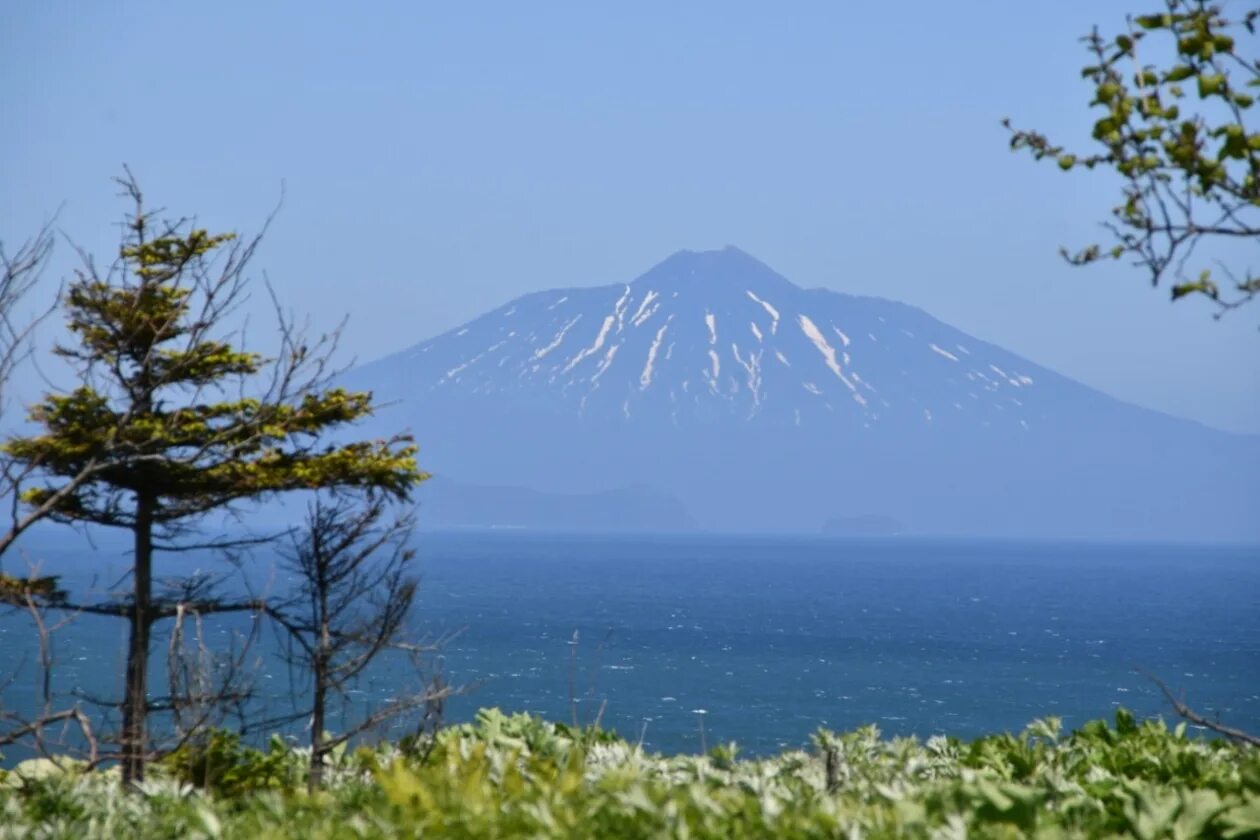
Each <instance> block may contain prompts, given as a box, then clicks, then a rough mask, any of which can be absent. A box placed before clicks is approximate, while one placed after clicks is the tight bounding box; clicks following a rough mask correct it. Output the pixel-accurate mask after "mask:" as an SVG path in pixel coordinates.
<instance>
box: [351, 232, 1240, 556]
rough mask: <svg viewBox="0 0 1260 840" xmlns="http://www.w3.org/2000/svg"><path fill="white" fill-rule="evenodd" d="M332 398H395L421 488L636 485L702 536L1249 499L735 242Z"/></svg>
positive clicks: (1111, 415)
mask: <svg viewBox="0 0 1260 840" xmlns="http://www.w3.org/2000/svg"><path fill="white" fill-rule="evenodd" d="M351 384H353V385H355V386H356V387H370V388H372V389H374V390H375V391H376V392H377V395H378V397H379V398H381V399H383V400H385V401H394V402H395V403H396V405H395V407H394V409H393V410H389V411H386V412H384V413H383V415H382V418H381V420H382V422H384V423H386V424H389V425H392V426H394V427H396V426H399V425H402V426H410V427H411V428H412V430H413V431H414V432H415V433H416V434H417V437H418V438H419V439H420V442H421V444H422V446H423V447H424V450H423V451H424V454H425V464H426V466H427V467H428V468H429V469H431V470H436V471H438V472H439V473H441V472H446V473H448V474H451V475H454V476H458V477H459V478H461V479H467V480H473V481H479V482H489V483H499V484H503V483H516V484H520V485H523V486H528V487H534V488H539V489H546V490H553V491H564V492H575V491H591V490H601V489H607V488H610V487H618V486H624V485H628V484H635V483H640V484H641V483H648V484H652V485H653V486H656V487H658V488H660V489H663V490H665V491H666V492H669V493H671V494H674V495H676V496H678V497H679V498H681V499H682V500H683V501H684V503H686V504H687V505H688V507H689V508H690V509H691V510H692V511H693V513H695V514H696V516H697V518H698V519H699V520H700V521H701V522H702V523H703V524H705V525H708V526H710V527H719V528H732V527H740V528H753V529H757V528H768V529H777V528H797V529H807V530H816V529H817V528H819V527H820V526H821V524H822V523H823V522H824V521H826V520H829V519H832V518H834V517H836V516H864V515H886V516H896V517H897V518H899V519H901V520H903V521H905V522H906V523H907V525H908V527H909V528H911V529H912V530H915V531H920V532H949V533H1021V534H1026V533H1042V534H1075V535H1082V536H1086V535H1097V536H1101V535H1111V536H1143V535H1148V536H1160V535H1165V534H1166V533H1167V532H1170V531H1171V532H1174V533H1176V534H1181V535H1186V536H1192V535H1203V536H1207V535H1219V536H1224V535H1226V534H1225V533H1222V529H1224V531H1225V532H1228V533H1230V534H1235V535H1237V532H1238V531H1239V527H1242V530H1243V532H1244V533H1243V534H1242V535H1246V534H1247V533H1253V534H1254V533H1255V528H1254V526H1250V525H1246V526H1239V525H1238V523H1234V524H1233V525H1231V517H1232V516H1233V515H1234V514H1235V512H1234V511H1233V510H1232V507H1233V505H1232V503H1230V502H1228V501H1226V497H1227V494H1230V493H1232V494H1233V497H1234V498H1235V499H1238V498H1242V499H1244V500H1246V501H1249V502H1252V503H1254V502H1255V501H1256V500H1257V497H1258V496H1260V494H1258V493H1257V492H1256V491H1257V488H1256V484H1255V482H1254V480H1253V479H1251V477H1250V475H1251V474H1252V473H1254V472H1255V471H1254V465H1255V464H1256V463H1257V462H1256V461H1255V460H1254V456H1255V454H1256V453H1257V452H1260V447H1257V445H1256V440H1254V439H1251V438H1246V437H1241V436H1235V435H1227V434H1224V433H1219V432H1214V431H1212V430H1208V429H1205V428H1203V427H1201V426H1198V425H1197V424H1193V423H1188V422H1185V421H1178V420H1174V419H1173V418H1169V417H1166V416H1164V415H1160V414H1157V413H1155V412H1150V411H1145V410H1142V409H1138V408H1136V407H1133V406H1129V405H1125V404H1123V403H1120V402H1118V401H1116V400H1113V399H1111V398H1109V397H1107V396H1105V395H1103V394H1101V393H1099V392H1097V391H1094V390H1092V389H1089V388H1087V387H1085V386H1083V385H1080V384H1078V383H1076V382H1073V381H1071V380H1069V379H1066V378H1065V377H1062V376H1059V375H1057V374H1055V373H1053V372H1051V371H1049V370H1046V369H1044V368H1042V367H1040V366H1038V365H1036V364H1034V363H1032V362H1030V361H1028V360H1026V359H1022V358H1020V357H1019V356H1016V355H1015V354H1013V353H1010V352H1008V351H1005V350H1003V349H1001V348H999V347H996V346H994V345H992V344H988V343H986V342H984V341H981V340H978V339H976V338H974V337H972V336H969V335H966V334H964V333H962V332H960V331H959V330H956V329H954V328H953V327H950V326H948V325H947V324H944V323H941V322H940V321H937V320H936V319H934V318H932V317H931V316H929V315H928V314H926V313H924V312H922V311H920V310H918V309H914V308H912V307H909V306H905V305H902V304H899V303H894V302H890V301H887V300H882V299H878V298H867V297H854V296H851V295H845V294H840V293H837V292H833V291H829V290H823V289H802V288H800V287H798V286H796V285H794V284H792V283H791V282H790V281H788V280H786V279H785V278H783V277H782V276H780V275H778V274H777V273H775V272H774V271H773V270H771V269H770V268H768V267H767V266H765V265H763V264H762V263H760V262H758V261H757V260H755V259H754V258H752V257H751V256H749V255H748V254H745V253H743V252H742V251H740V250H738V249H736V248H729V247H728V248H726V249H723V250H721V251H709V252H690V251H682V252H679V253H677V254H675V255H673V256H672V257H670V258H669V259H667V260H665V261H664V262H662V263H660V264H659V265H657V266H656V267H655V268H653V269H651V270H650V271H648V272H647V273H646V274H644V275H643V276H641V277H639V278H638V279H636V280H634V281H633V282H631V283H629V284H623V285H614V286H601V287H594V288H583V289H565V290H556V291H547V292H539V293H536V294H531V295H526V296H524V297H522V298H519V299H517V300H514V301H511V302H510V303H508V304H506V305H505V306H502V307H500V308H499V309H496V310H494V311H492V312H489V313H487V314H486V315H483V316H482V317H480V318H477V319H476V320H474V321H472V322H470V323H468V324H466V325H464V326H462V327H459V328H457V329H454V330H451V331H450V332H447V333H445V334H443V335H440V336H437V337H436V338H433V339H430V340H428V341H425V342H422V343H420V344H418V345H416V346H414V347H412V348H410V349H408V350H405V351H403V352H401V353H399V354H396V355H394V356H391V357H389V358H386V359H383V360H381V361H378V362H375V363H373V364H370V365H367V366H365V367H363V368H361V369H359V370H358V371H356V372H354V374H353V376H352V377H351ZM1244 454H1247V456H1248V457H1252V458H1253V460H1252V461H1251V465H1252V466H1253V469H1251V470H1247V471H1242V470H1240V469H1239V464H1238V458H1239V457H1241V456H1243V455H1244ZM1151 482H1157V483H1158V489H1157V487H1156V486H1152V485H1151ZM1192 500H1193V501H1192ZM1187 505H1189V507H1190V508H1191V509H1193V510H1191V509H1188V508H1187ZM1199 508H1203V509H1202V510H1199ZM1241 512H1242V511H1241V510H1240V511H1237V513H1241ZM1174 515H1176V518H1177V519H1179V520H1181V524H1179V525H1176V524H1174V523H1172V522H1170V521H1169V517H1172V516H1174ZM1152 529H1153V530H1152Z"/></svg>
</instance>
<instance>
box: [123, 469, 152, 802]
mask: <svg viewBox="0 0 1260 840" xmlns="http://www.w3.org/2000/svg"><path fill="white" fill-rule="evenodd" d="M155 505H156V500H155V499H153V497H152V496H148V495H144V494H139V493H138V494H136V522H135V554H136V556H135V568H134V571H133V573H132V576H133V582H134V586H135V588H134V595H133V604H132V610H131V615H130V616H129V617H128V620H129V622H130V625H131V627H130V630H131V638H130V640H129V642H128V645H127V677H126V685H125V686H124V689H123V709H122V737H121V738H120V743H119V746H120V747H121V751H122V780H123V785H124V786H127V785H131V784H134V783H136V782H142V781H144V759H145V752H146V747H147V743H148V737H147V733H146V728H145V717H146V716H147V714H148V710H149V708H148V703H149V691H148V674H149V631H150V629H152V626H153V616H152V599H153V509H154V507H155Z"/></svg>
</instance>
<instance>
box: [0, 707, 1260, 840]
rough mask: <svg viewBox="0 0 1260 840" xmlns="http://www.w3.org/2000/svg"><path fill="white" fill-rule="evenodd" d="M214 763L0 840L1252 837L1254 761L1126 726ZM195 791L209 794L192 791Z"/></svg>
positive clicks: (1123, 719) (511, 737) (217, 756)
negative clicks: (748, 749) (311, 780)
mask: <svg viewBox="0 0 1260 840" xmlns="http://www.w3.org/2000/svg"><path fill="white" fill-rule="evenodd" d="M205 746H206V745H203V747H201V748H198V750H194V751H190V752H189V753H188V754H187V755H184V756H181V757H180V758H179V759H176V760H170V761H167V762H163V763H161V764H160V765H156V766H155V767H154V768H152V769H153V774H152V776H153V778H151V779H150V780H149V781H147V782H145V783H144V787H143V791H142V795H141V796H133V795H128V794H126V793H123V792H122V791H120V790H119V789H118V788H117V785H116V784H115V783H114V782H113V780H112V778H111V776H110V774H104V773H86V774H85V773H80V772H68V773H66V774H62V775H60V776H58V775H55V774H53V775H49V774H48V773H46V772H44V773H40V774H35V777H32V778H30V779H24V776H23V772H22V768H21V767H18V768H17V769H16V771H15V772H14V773H12V774H10V776H9V777H8V778H7V779H6V780H5V781H4V782H3V783H0V840H7V838H10V837H19V836H22V837H25V836H29V835H32V834H35V835H38V836H46V837H71V836H73V837H75V838H77V840H82V839H83V838H94V837H120V836H128V837H139V838H146V837H169V836H185V835H187V836H199V837H460V838H474V837H573V838H577V837H581V838H587V837H630V838H657V837H693V838H722V839H723V840H726V838H753V837H757V838H763V837H775V838H789V840H790V838H814V837H817V838H823V837H838V836H845V837H870V838H892V837H922V838H928V837H976V838H1016V837H1038V838H1055V837H1109V836H1117V837H1138V838H1157V837H1171V838H1192V837H1205V838H1244V837H1260V750H1254V749H1253V750H1246V749H1242V748H1239V747H1236V746H1234V745H1232V744H1229V743H1226V742H1224V741H1220V740H1214V739H1205V738H1200V737H1188V736H1187V734H1186V731H1185V728H1184V727H1181V726H1178V727H1177V728H1175V729H1172V730H1170V729H1168V728H1167V727H1166V726H1165V725H1164V723H1163V722H1162V721H1159V720H1154V721H1141V722H1139V721H1137V720H1135V719H1134V718H1133V716H1132V715H1131V714H1129V713H1128V712H1124V711H1121V712H1120V713H1118V714H1117V717H1116V721H1115V723H1114V725H1108V724H1107V723H1105V722H1102V721H1095V722H1092V723H1089V724H1087V725H1085V726H1084V727H1082V728H1081V729H1079V730H1077V731H1075V732H1072V733H1070V734H1064V733H1062V732H1061V727H1060V724H1059V722H1058V721H1057V720H1054V719H1047V720H1044V721H1036V722H1034V723H1033V724H1031V725H1030V726H1029V727H1028V728H1027V729H1026V730H1025V731H1024V732H1022V733H1019V734H1017V735H1016V734H1002V735H993V736H989V737H985V738H980V739H978V740H975V741H970V742H965V741H960V740H957V739H953V738H946V737H934V738H930V739H928V740H927V741H919V740H916V739H913V738H892V739H885V738H882V737H881V736H880V733H879V732H878V730H877V729H875V728H874V727H865V728H862V729H858V730H856V731H854V732H849V733H844V734H836V733H832V732H826V731H821V732H819V733H817V734H816V735H815V737H814V749H813V750H812V751H804V750H793V751H788V752H784V753H781V754H779V755H776V756H772V757H768V758H753V759H739V758H737V757H736V756H735V755H734V752H733V750H732V748H730V747H725V748H722V749H719V750H715V751H714V752H713V753H711V754H710V755H705V756H697V755H678V756H662V755H656V754H651V753H647V752H644V751H643V750H642V749H640V748H638V747H637V746H635V745H634V744H630V743H627V742H626V741H624V740H622V739H620V738H617V737H615V736H613V735H611V734H609V733H604V732H599V731H596V730H572V729H569V728H568V727H565V726H562V725H559V724H553V723H549V722H547V721H543V720H540V719H538V718H535V717H531V716H528V715H505V714H503V713H501V712H499V711H497V710H485V711H482V712H481V713H480V714H479V715H478V717H477V719H476V721H475V722H473V723H469V724H463V725H459V726H453V727H450V728H448V729H446V730H444V731H443V732H442V733H440V734H439V736H438V737H437V739H436V741H435V742H433V743H431V744H428V745H427V746H428V747H430V748H429V749H418V750H411V749H401V748H399V747H397V746H394V745H389V744H385V745H380V746H377V747H360V748H358V749H357V750H349V751H343V752H341V753H339V754H338V755H336V756H334V758H333V766H332V767H331V768H330V772H329V779H328V787H327V788H326V789H325V790H323V791H320V792H318V793H315V794H308V793H307V792H306V790H305V776H304V768H305V762H306V761H307V760H308V752H307V751H304V750H301V749H293V748H289V747H286V746H285V745H284V743H283V742H281V741H279V740H273V743H272V745H271V746H270V748H269V749H268V750H267V751H265V752H263V751H259V750H251V749H250V748H247V747H242V746H241V745H240V744H239V742H237V741H236V740H235V739H233V738H232V737H230V736H216V739H212V740H211V742H208V746H209V749H205ZM413 746H414V745H413ZM190 757H192V758H194V759H195V760H193V761H191V762H190V761H189V760H188V759H189V758H190ZM190 770H191V771H192V774H190V772H189V771H190ZM201 771H206V773H204V774H203V775H204V776H205V780H206V781H209V780H211V779H213V781H209V784H210V791H209V792H206V791H202V790H199V789H197V788H196V787H195V786H193V785H192V784H190V782H193V781H197V778H195V776H196V773H197V772H201Z"/></svg>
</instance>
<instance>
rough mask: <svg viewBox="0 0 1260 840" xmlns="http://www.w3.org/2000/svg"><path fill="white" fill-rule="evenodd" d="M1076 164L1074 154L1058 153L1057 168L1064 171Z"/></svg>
mask: <svg viewBox="0 0 1260 840" xmlns="http://www.w3.org/2000/svg"><path fill="white" fill-rule="evenodd" d="M1075 165H1076V155H1059V168H1060V169H1062V170H1063V171H1064V172H1066V171H1068V170H1069V169H1071V168H1072V167H1073V166H1075Z"/></svg>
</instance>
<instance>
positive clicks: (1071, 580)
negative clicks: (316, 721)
mask: <svg viewBox="0 0 1260 840" xmlns="http://www.w3.org/2000/svg"><path fill="white" fill-rule="evenodd" d="M415 548H416V551H417V557H416V570H417V572H418V573H419V576H420V579H421V587H420V595H419V598H418V601H417V604H416V608H415V612H414V615H413V616H412V622H411V628H412V631H413V635H414V637H415V638H416V639H426V640H428V641H431V642H433V641H440V644H439V645H438V646H437V649H436V650H434V651H432V652H429V653H427V654H425V656H424V657H423V658H422V659H421V660H420V662H419V669H420V671H421V672H423V674H418V673H417V671H416V670H415V668H414V667H413V664H412V663H410V662H401V661H393V662H390V663H388V664H382V665H381V666H380V667H377V668H374V669H373V670H371V671H370V672H369V673H368V674H367V675H366V676H365V677H364V679H363V680H362V681H361V682H360V683H359V684H358V685H357V686H356V688H355V689H354V692H355V694H354V695H353V696H352V698H351V707H350V711H349V712H348V713H347V714H348V715H353V714H354V713H356V710H357V711H365V710H370V709H372V708H378V707H379V705H380V704H381V703H383V702H385V701H386V700H387V698H389V697H391V696H394V695H395V694H397V693H398V692H399V691H401V690H404V686H412V685H414V684H417V680H418V679H420V678H421V677H422V676H424V675H428V674H431V673H432V672H433V671H435V670H440V671H441V673H442V674H443V676H444V678H445V680H446V681H447V682H448V683H450V684H451V685H453V686H457V687H460V688H461V692H460V693H459V694H458V695H456V696H455V697H453V698H452V699H451V700H450V701H449V702H448V704H447V706H446V709H445V712H444V714H445V717H446V720H447V721H464V720H469V719H471V718H472V717H473V716H474V715H475V714H476V712H477V710H478V709H479V708H483V707H498V708H501V709H503V710H504V711H506V712H530V713H532V714H537V715H541V716H544V717H546V718H548V719H551V720H556V721H562V722H565V723H569V724H573V723H576V724H578V725H588V724H593V723H596V722H598V723H599V724H600V725H602V726H603V727H605V728H610V729H613V730H615V731H616V732H617V733H619V734H620V735H622V736H623V737H625V738H627V739H629V740H631V741H635V742H639V741H641V742H642V743H643V745H644V747H645V748H647V749H650V750H659V751H662V752H669V753H674V752H699V751H701V750H703V749H708V748H712V747H713V746H715V745H718V744H727V743H729V742H735V743H736V744H738V746H739V748H740V750H741V752H742V753H743V754H745V755H759V754H769V753H773V752H776V751H780V750H783V749H785V748H795V747H801V746H806V745H808V744H809V740H810V735H811V733H813V732H815V731H817V730H818V729H819V728H827V729H831V730H836V731H844V730H851V729H854V728H856V727H860V726H865V725H872V724H873V725H875V726H877V727H878V728H879V729H880V731H881V732H884V733H886V734H889V735H916V736H920V737H927V736H931V735H934V734H948V735H953V736H957V737H961V738H970V737H975V736H979V735H983V734H987V733H994V732H1003V731H1010V732H1018V731H1020V730H1021V729H1022V728H1024V727H1025V726H1026V725H1027V724H1028V723H1029V722H1030V721H1032V720H1034V719H1037V718H1043V717H1048V716H1055V717H1058V718H1060V719H1061V720H1062V721H1063V723H1064V726H1065V728H1067V729H1071V728H1073V727H1075V726H1079V725H1081V724H1083V723H1084V722H1086V721H1088V720H1091V719H1095V718H1111V717H1113V716H1114V714H1115V711H1116V709H1117V707H1120V706H1123V707H1126V708H1128V709H1130V710H1132V711H1133V712H1135V713H1136V714H1138V715H1139V716H1142V717H1147V716H1158V715H1163V716H1165V717H1168V718H1171V717H1172V716H1173V715H1172V710H1171V708H1170V706H1169V704H1168V702H1167V700H1166V699H1165V698H1164V696H1163V695H1162V694H1161V693H1160V691H1159V690H1158V689H1157V688H1156V686H1155V684H1154V683H1153V682H1152V680H1151V679H1150V677H1149V676H1148V675H1155V676H1157V677H1158V678H1159V679H1161V680H1163V681H1164V682H1166V683H1167V685H1168V686H1169V687H1170V688H1171V689H1172V690H1173V691H1174V692H1176V694H1177V695H1178V696H1179V697H1183V698H1184V700H1185V702H1186V703H1188V704H1189V705H1190V706H1192V707H1193V708H1195V709H1196V710H1197V711H1199V712H1201V713H1202V714H1205V715H1208V716H1211V717H1216V718H1219V719H1220V720H1221V721H1223V722H1227V723H1230V724H1233V725H1236V726H1239V727H1241V728H1244V729H1250V730H1257V731H1260V548H1258V547H1256V546H1237V545H1160V544H1119V543H1113V544H1101V543H1086V542H1015V541H981V540H962V539H948V540H946V539H917V538H884V539H842V538H823V537H796V536H777V535H766V536H745V535H740V536H724V535H708V534H702V535H678V536H655V535H654V536H644V535H618V534H582V535H576V534H544V533H533V532H525V531H489V532H487V531H481V532H458V533H456V532H451V533H422V534H420V535H418V536H417V538H416V545H415ZM32 557H38V559H40V560H42V561H43V562H44V566H43V571H44V573H61V574H64V575H65V576H66V577H65V580H66V581H67V582H68V584H69V585H70V587H71V589H73V590H76V591H86V590H88V589H92V588H101V587H103V586H104V585H105V584H106V583H113V582H114V580H115V579H116V578H118V577H121V576H122V575H123V574H125V568H126V559H125V556H123V553H122V552H120V551H118V550H114V551H113V552H112V553H111V551H110V550H109V549H107V548H104V547H101V546H97V547H95V548H84V547H77V548H74V549H70V548H67V547H60V548H58V547H56V546H50V545H45V546H44V547H43V548H42V549H38V548H37V549H35V550H32V551H30V552H28V559H30V558H32ZM209 563H211V561H210V560H209V559H208V558H206V557H202V558H197V557H191V558H190V557H186V556H183V555H180V556H177V557H175V558H174V559H170V560H164V561H163V568H164V569H165V570H166V573H167V574H175V573H177V572H179V573H187V572H188V571H191V570H192V568H193V567H197V568H200V567H201V566H199V565H198V564H209ZM6 564H7V565H8V566H9V567H10V571H11V572H12V568H11V567H12V566H13V565H14V561H13V560H11V559H6ZM246 566H247V567H248V569H249V571H250V575H251V578H252V580H253V585H254V586H255V587H256V588H261V589H264V590H266V589H268V587H270V588H271V589H272V591H280V590H282V589H283V588H284V587H285V586H286V585H287V581H286V578H285V575H284V574H283V573H282V572H280V571H278V570H277V569H276V564H275V558H274V557H273V556H271V555H269V554H268V553H266V552H265V551H264V552H257V553H255V555H254V556H252V557H251V558H249V559H248V560H247V563H246ZM242 621H244V618H243V617H236V618H233V619H228V620H226V624H219V625H215V626H214V628H213V629H212V630H211V631H210V632H211V635H212V638H220V639H221V640H222V643H223V644H224V645H227V644H228V643H229V642H228V639H229V637H230V635H231V633H232V632H234V631H235V630H239V629H241V622H242ZM232 622H236V623H235V624H233V623H232ZM54 639H55V647H54V653H55V656H56V660H57V663H58V664H57V668H56V670H55V672H54V674H55V687H56V690H57V691H59V692H64V693H66V694H69V693H70V692H78V693H79V695H80V696H91V697H94V698H96V699H108V698H109V697H110V696H111V692H112V693H113V694H116V693H117V686H118V676H117V675H118V674H119V673H120V671H121V664H122V661H123V644H124V640H125V636H124V628H123V626H122V622H118V621H114V620H110V619H101V618H92V617H88V616H79V617H78V618H76V619H75V620H73V621H72V622H71V623H69V624H68V625H66V626H64V627H61V628H59V629H58V630H57V632H56V633H55V634H54ZM160 646H161V640H160V639H159V642H158V647H159V648H160ZM255 646H256V647H255V649H254V650H253V655H254V660H253V661H254V663H255V664H254V667H255V668H256V669H257V673H256V678H257V680H256V681H257V683H258V684H259V686H260V690H259V697H260V700H259V701H258V702H261V703H264V704H271V705H270V707H269V710H271V711H277V710H278V711H283V710H284V709H285V708H291V703H292V701H291V700H285V699H283V698H284V697H285V696H287V695H286V692H287V691H288V689H289V688H291V687H292V685H293V681H292V676H293V675H292V671H291V669H289V668H288V667H287V666H286V665H285V664H284V662H283V661H282V659H281V657H280V656H279V646H278V639H277V637H276V636H275V635H274V634H272V633H270V632H268V631H264V632H262V634H260V635H259V636H258V639H257V640H256V642H255ZM160 656H161V654H160V652H159V655H158V656H157V657H155V658H160ZM36 658H37V651H36V650H35V649H34V647H33V646H32V644H31V632H30V625H29V622H28V621H27V619H25V618H24V617H23V616H21V615H20V614H13V613H10V614H8V615H6V616H3V617H0V686H4V688H3V695H0V697H2V699H3V703H4V706H5V707H6V708H9V709H11V710H12V709H18V710H22V709H26V710H29V709H30V708H31V707H32V705H33V704H35V703H37V697H38V694H37V689H38V681H37V680H36V679H35V676H36V674H37V670H36V669H35V668H34V663H35V662H36ZM4 675H11V676H12V678H11V679H9V681H8V682H7V684H6V682H5V681H4V680H3V676H4ZM286 704H289V705H287V706H286ZM346 720H347V721H348V720H349V717H347V718H346ZM336 723H337V721H336V720H334V721H333V727H334V728H335V726H336ZM409 725H412V724H411V723H410V722H403V723H401V724H399V726H409ZM395 731H396V730H395ZM289 734H290V735H293V736H294V737H300V732H298V733H295V732H290V733H289ZM387 734H390V733H387Z"/></svg>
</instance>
